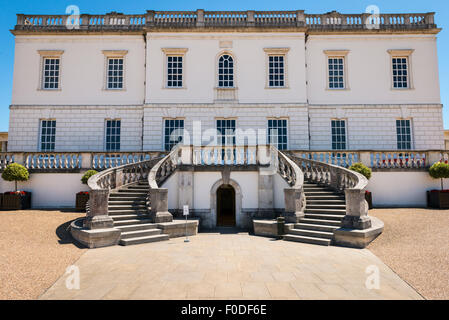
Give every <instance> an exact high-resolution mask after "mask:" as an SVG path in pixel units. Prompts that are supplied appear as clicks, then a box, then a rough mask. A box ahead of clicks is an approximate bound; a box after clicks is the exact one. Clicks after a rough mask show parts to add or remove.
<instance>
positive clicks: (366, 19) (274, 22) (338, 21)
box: [14, 10, 437, 32]
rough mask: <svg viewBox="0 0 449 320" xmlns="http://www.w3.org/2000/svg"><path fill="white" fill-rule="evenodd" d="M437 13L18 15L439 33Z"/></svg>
mask: <svg viewBox="0 0 449 320" xmlns="http://www.w3.org/2000/svg"><path fill="white" fill-rule="evenodd" d="M434 16H435V13H433V12H429V13H401V14H384V13H382V14H377V15H371V14H368V13H362V14H342V13H339V12H336V11H332V12H329V13H325V14H306V13H304V11H303V10H296V11H252V10H249V11H204V10H196V11H152V10H149V11H147V12H146V13H145V14H123V13H117V12H111V13H107V14H104V15H91V14H80V15H70V16H69V15H29V14H18V15H17V24H16V26H15V29H14V30H16V31H19V30H22V31H48V32H52V31H72V30H73V31H79V30H84V31H126V30H128V31H143V32H144V31H147V30H153V29H167V30H170V29H176V28H182V29H185V28H192V29H194V28H251V27H252V28H305V29H308V30H310V31H313V30H319V31H338V30H371V29H380V30H382V29H383V30H412V29H413V30H423V29H436V28H437V26H436V24H435V21H434Z"/></svg>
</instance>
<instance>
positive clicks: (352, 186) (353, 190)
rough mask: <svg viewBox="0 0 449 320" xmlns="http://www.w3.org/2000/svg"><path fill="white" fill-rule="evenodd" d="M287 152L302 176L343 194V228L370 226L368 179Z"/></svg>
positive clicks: (364, 227)
mask: <svg viewBox="0 0 449 320" xmlns="http://www.w3.org/2000/svg"><path fill="white" fill-rule="evenodd" d="M287 154H288V155H289V157H290V158H291V159H292V160H293V161H294V162H295V163H296V164H297V165H298V167H299V168H300V169H301V171H302V172H304V177H305V178H306V179H307V180H308V181H311V182H314V183H317V184H319V185H322V186H327V187H329V188H331V189H333V190H335V191H336V192H339V193H344V194H345V201H346V215H345V217H344V218H343V221H342V226H343V227H344V228H350V229H368V228H370V227H371V219H370V218H369V217H368V203H367V202H366V200H365V188H366V186H367V185H368V179H366V178H365V177H364V176H363V175H361V174H359V173H357V172H355V171H351V170H348V169H346V168H343V167H340V166H336V165H332V164H328V163H324V162H320V161H315V160H310V159H306V158H302V157H298V156H296V155H294V154H293V153H291V152H290V153H287ZM306 200H307V199H306Z"/></svg>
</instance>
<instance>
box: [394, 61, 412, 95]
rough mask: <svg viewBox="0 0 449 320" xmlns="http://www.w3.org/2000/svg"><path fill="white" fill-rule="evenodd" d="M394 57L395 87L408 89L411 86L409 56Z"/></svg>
mask: <svg viewBox="0 0 449 320" xmlns="http://www.w3.org/2000/svg"><path fill="white" fill-rule="evenodd" d="M392 59H393V60H392V66H393V88H395V89H407V88H408V87H409V77H408V58H407V57H394V58H392Z"/></svg>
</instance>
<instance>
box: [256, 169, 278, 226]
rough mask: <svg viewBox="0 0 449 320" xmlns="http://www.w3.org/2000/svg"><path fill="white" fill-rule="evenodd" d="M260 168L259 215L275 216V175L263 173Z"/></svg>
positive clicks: (265, 216) (263, 216)
mask: <svg viewBox="0 0 449 320" xmlns="http://www.w3.org/2000/svg"><path fill="white" fill-rule="evenodd" d="M260 170H261V168H259V185H258V193H259V215H260V217H261V218H274V210H273V209H274V175H267V174H261V172H260Z"/></svg>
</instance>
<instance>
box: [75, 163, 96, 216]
mask: <svg viewBox="0 0 449 320" xmlns="http://www.w3.org/2000/svg"><path fill="white" fill-rule="evenodd" d="M97 173H98V172H97V171H95V170H88V171H86V173H85V174H84V175H83V177H82V178H81V182H82V183H83V184H87V181H88V180H89V178H90V177H92V176H94V175H96V174H97ZM88 201H89V192H87V191H80V192H78V193H77V194H76V210H79V211H85V210H86V204H87V202H88Z"/></svg>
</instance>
